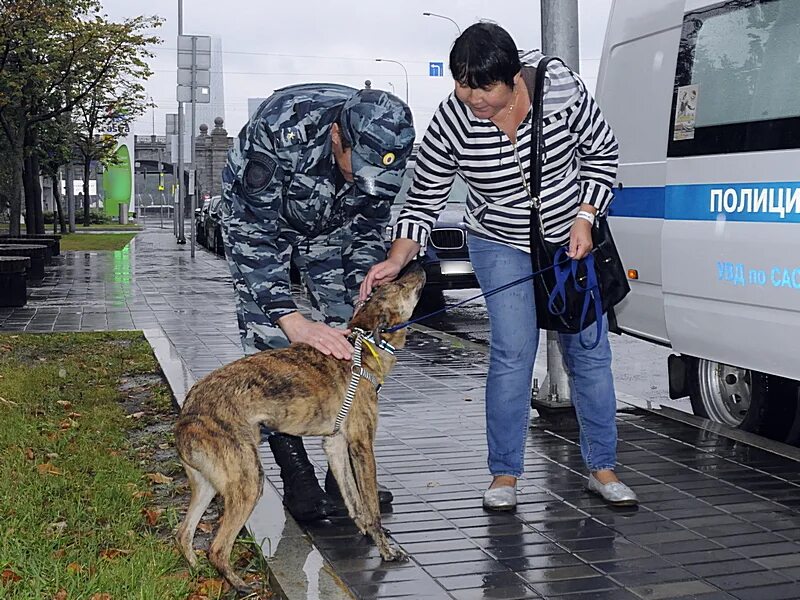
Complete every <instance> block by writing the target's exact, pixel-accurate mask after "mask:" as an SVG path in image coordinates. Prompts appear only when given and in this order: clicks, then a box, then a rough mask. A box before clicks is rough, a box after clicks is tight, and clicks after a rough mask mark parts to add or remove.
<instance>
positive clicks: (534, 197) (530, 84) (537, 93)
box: [522, 56, 558, 249]
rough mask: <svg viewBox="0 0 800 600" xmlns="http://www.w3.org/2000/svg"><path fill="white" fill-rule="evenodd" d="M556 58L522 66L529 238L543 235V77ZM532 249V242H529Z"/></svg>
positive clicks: (544, 58) (543, 59) (546, 58)
mask: <svg viewBox="0 0 800 600" xmlns="http://www.w3.org/2000/svg"><path fill="white" fill-rule="evenodd" d="M553 60H558V59H557V58H556V57H555V56H544V57H542V59H541V60H540V61H539V64H538V65H536V67H522V80H523V81H524V82H525V86H526V87H527V88H528V97H529V98H530V100H531V108H532V111H531V113H532V114H531V156H530V160H531V167H530V190H531V223H530V226H531V240H533V236H534V234H535V233H536V232H539V233H540V235H542V236H544V232H543V231H541V227H539V226H537V223H539V222H540V219H539V208H540V201H539V198H540V195H541V191H542V157H543V156H544V78H545V76H546V75H547V65H548V64H549V63H550V62H551V61H553ZM531 249H533V243H531Z"/></svg>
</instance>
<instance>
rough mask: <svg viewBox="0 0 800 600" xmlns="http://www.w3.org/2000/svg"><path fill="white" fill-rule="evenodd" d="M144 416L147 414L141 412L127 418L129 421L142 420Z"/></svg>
mask: <svg viewBox="0 0 800 600" xmlns="http://www.w3.org/2000/svg"><path fill="white" fill-rule="evenodd" d="M144 415H145V413H143V412H141V411H140V412H135V413H132V414H130V415H128V416H127V417H126V418H128V419H141V418H142V417H143V416H144Z"/></svg>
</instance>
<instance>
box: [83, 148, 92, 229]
mask: <svg viewBox="0 0 800 600" xmlns="http://www.w3.org/2000/svg"><path fill="white" fill-rule="evenodd" d="M91 167H92V161H91V160H89V159H88V158H85V159H84V160H83V226H84V227H89V225H91V224H92V217H91V215H90V214H89V203H90V202H91V198H90V197H89V170H90V169H91Z"/></svg>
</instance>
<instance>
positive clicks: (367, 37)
mask: <svg viewBox="0 0 800 600" xmlns="http://www.w3.org/2000/svg"><path fill="white" fill-rule="evenodd" d="M103 4H104V7H105V10H106V12H107V13H108V15H109V17H111V18H112V19H114V20H122V19H124V18H126V17H132V16H136V15H141V14H144V15H159V16H161V17H163V18H164V19H165V23H164V25H163V26H162V27H161V28H160V29H159V30H158V31H157V35H158V36H159V37H161V39H163V40H164V42H163V43H162V44H161V46H160V47H157V48H154V52H155V54H156V56H155V58H154V59H153V61H152V63H151V68H152V69H153V71H154V74H153V76H152V78H151V79H150V80H149V81H148V82H147V84H146V87H147V94H148V95H149V96H152V97H153V99H154V101H155V103H156V104H157V108H156V109H155V110H154V111H150V110H148V112H147V114H146V115H145V116H144V117H143V118H141V119H140V120H139V121H138V122H137V124H136V125H135V127H134V132H135V133H137V134H149V133H151V132H152V129H153V124H152V123H153V117H155V132H156V134H157V135H161V134H163V133H164V126H165V116H164V115H165V114H166V113H174V112H177V102H176V99H175V85H176V74H175V69H176V66H175V65H176V41H175V37H176V35H177V14H178V10H177V6H178V0H136V1H134V2H131V0H103ZM610 6H611V0H579V10H580V24H579V26H580V40H581V43H580V46H581V47H580V52H581V66H580V70H581V74H582V75H583V77H584V79H585V80H586V81H587V84H588V85H589V87H590V89H593V88H594V84H595V78H596V74H597V68H598V65H599V57H600V52H601V49H602V44H603V37H604V35H605V27H606V21H607V17H608V12H609V9H610ZM424 11H428V12H434V13H439V14H442V15H446V16H448V17H450V18H451V19H453V20H454V21H456V23H457V24H458V26H459V27H460V28H461V29H462V30H463V29H465V28H466V27H468V26H469V25H470V24H472V23H474V22H476V21H478V20H480V19H490V20H493V21H495V22H497V23H498V24H500V25H502V26H503V27H504V28H506V29H507V30H508V31H509V32H510V33H511V35H512V36H513V37H514V40H515V41H516V43H517V45H518V46H519V47H520V48H521V49H531V48H539V47H540V40H541V36H540V14H539V4H538V2H535V1H531V0H404V1H403V2H398V1H397V0H394V1H391V2H375V1H370V2H367V1H366V0H361V1H355V0H338V1H337V2H331V1H330V0H294V1H285V2H277V1H275V0H225V1H223V2H219V1H213V2H212V1H210V0H184V1H183V32H184V34H197V35H213V36H219V37H220V38H221V39H222V49H223V72H224V85H225V115H221V116H224V118H225V127H226V129H227V130H228V132H229V133H230V134H235V133H238V131H239V129H240V128H241V127H242V125H243V124H244V123H245V121H246V120H247V117H248V114H247V99H248V98H251V97H265V96H268V95H269V94H270V93H271V92H272V91H273V90H275V89H277V88H280V87H283V86H286V85H290V84H293V83H304V82H311V81H324V82H336V83H343V84H347V85H351V86H353V87H359V88H360V87H363V84H364V80H365V79H369V80H371V81H372V84H373V87H375V88H382V89H386V90H389V91H392V86H393V88H394V92H395V93H396V94H397V95H398V96H399V97H400V98H405V93H406V92H405V85H406V84H405V76H404V74H403V69H402V67H401V66H400V65H397V64H392V63H388V62H384V63H378V62H375V58H386V59H391V60H396V61H399V62H401V63H402V64H403V66H405V68H406V69H407V71H408V82H409V104H410V106H411V108H412V111H413V113H414V117H415V122H416V125H417V130H418V133H419V134H420V135H421V133H422V132H423V131H424V128H425V127H426V126H427V124H428V122H429V121H430V118H431V115H432V114H433V111H434V110H435V108H436V106H437V105H438V104H439V102H440V101H441V100H442V99H443V98H444V97H445V96H446V95H447V94H448V93H450V92H451V91H452V86H453V82H452V79H451V78H450V76H449V73H448V72H447V70H446V69H445V76H444V77H431V76H430V75H429V66H428V65H429V62H431V61H438V62H444V63H445V67H446V65H447V55H448V52H449V50H450V45H451V44H452V42H453V40H454V39H455V37H456V35H457V30H456V26H455V25H454V24H453V23H451V22H450V21H448V20H445V19H442V18H436V17H425V16H423V15H422V13H423V12H424ZM198 125H199V124H198ZM188 126H189V125H188V123H187V127H188Z"/></svg>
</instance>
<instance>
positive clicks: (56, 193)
mask: <svg viewBox="0 0 800 600" xmlns="http://www.w3.org/2000/svg"><path fill="white" fill-rule="evenodd" d="M59 179H60V178H59V177H58V175H52V176H51V178H50V181H52V182H53V199H54V200H55V205H56V212H57V213H58V224H59V226H60V227H61V233H67V222H66V221H65V220H64V209H63V207H62V206H61V186H60V185H59V184H60V183H61V182H60V181H59ZM55 228H56V220H55V219H53V230H55Z"/></svg>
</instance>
